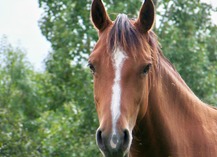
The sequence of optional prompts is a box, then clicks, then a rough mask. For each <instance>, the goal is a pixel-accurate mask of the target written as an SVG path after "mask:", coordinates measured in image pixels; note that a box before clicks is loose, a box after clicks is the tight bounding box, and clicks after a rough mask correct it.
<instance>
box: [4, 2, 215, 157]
mask: <svg viewBox="0 0 217 157" xmlns="http://www.w3.org/2000/svg"><path fill="white" fill-rule="evenodd" d="M91 2H92V0H86V1H81V0H80V1H79V0H62V1H56V0H38V1H36V0H34V1H29V0H20V1H19V2H18V1H15V0H0V156H4V157H29V156H31V157H39V156H40V157H49V156H50V157H90V156H94V157H96V156H101V155H100V153H99V150H98V148H97V147H96V144H95V130H96V129H97V127H98V120H97V115H96V111H95V105H94V101H93V93H92V91H93V87H92V76H91V73H90V71H89V70H88V68H87V58H88V55H89V54H90V52H91V50H92V49H93V46H94V44H95V43H96V41H97V32H96V30H94V28H93V26H92V24H91V21H90V15H89V12H90V6H91ZM104 3H105V6H106V8H107V10H108V13H109V15H110V17H111V19H113V20H115V18H116V16H117V15H118V14H119V13H125V14H128V16H129V17H130V18H136V17H137V14H138V12H139V9H140V7H141V5H142V1H141V0H122V1H119V0H104ZM154 3H155V5H156V13H157V18H156V25H155V27H154V31H155V32H156V34H157V36H158V37H159V41H160V43H161V45H162V50H163V52H164V54H165V56H166V57H167V58H169V60H170V61H171V62H172V63H173V64H174V66H175V67H176V69H177V70H178V72H179V73H180V74H181V76H182V77H183V79H184V80H185V81H186V83H187V84H188V85H189V87H190V88H191V89H192V90H193V91H194V92H195V94H196V95H197V96H198V97H199V98H200V99H201V100H203V101H204V102H206V103H208V104H211V105H214V106H217V38H216V37H217V1H215V0H191V1H189V0H154Z"/></svg>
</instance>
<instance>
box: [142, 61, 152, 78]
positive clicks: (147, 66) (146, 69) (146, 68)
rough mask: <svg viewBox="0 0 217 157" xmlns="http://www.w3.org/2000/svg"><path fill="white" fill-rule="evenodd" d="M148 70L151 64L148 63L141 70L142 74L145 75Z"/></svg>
mask: <svg viewBox="0 0 217 157" xmlns="http://www.w3.org/2000/svg"><path fill="white" fill-rule="evenodd" d="M150 68H151V63H149V64H148V65H146V66H145V68H144V69H143V72H142V74H143V75H146V74H147V73H148V71H149V69H150Z"/></svg>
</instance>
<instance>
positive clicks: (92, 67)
mask: <svg viewBox="0 0 217 157" xmlns="http://www.w3.org/2000/svg"><path fill="white" fill-rule="evenodd" d="M88 66H89V68H90V70H91V73H92V74H94V73H95V71H96V70H95V67H94V66H93V64H91V63H89V64H88Z"/></svg>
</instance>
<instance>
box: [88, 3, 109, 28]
mask: <svg viewBox="0 0 217 157" xmlns="http://www.w3.org/2000/svg"><path fill="white" fill-rule="evenodd" d="M91 19H92V22H93V24H94V26H95V27H96V28H97V29H98V30H99V31H103V30H104V29H105V28H106V27H107V26H108V25H109V24H110V23H111V20H110V18H109V16H108V15H107V13H106V10H105V7H104V5H103V3H102V1H101V0H93V3H92V6H91Z"/></svg>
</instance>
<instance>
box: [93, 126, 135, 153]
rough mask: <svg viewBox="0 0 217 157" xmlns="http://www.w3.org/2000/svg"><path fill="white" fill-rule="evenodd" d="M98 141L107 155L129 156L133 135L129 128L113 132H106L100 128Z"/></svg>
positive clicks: (97, 133) (97, 134)
mask: <svg viewBox="0 0 217 157" xmlns="http://www.w3.org/2000/svg"><path fill="white" fill-rule="evenodd" d="M96 141H97V145H98V146H99V148H100V150H101V152H102V153H103V154H104V156H105V157H127V156H128V155H127V154H128V151H129V148H130V144H131V141H132V137H131V134H130V133H129V130H128V129H124V130H122V131H119V132H115V133H112V134H106V133H105V132H104V131H102V130H101V129H98V130H97V132H96Z"/></svg>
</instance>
